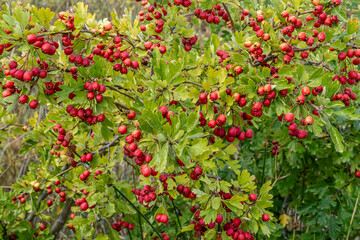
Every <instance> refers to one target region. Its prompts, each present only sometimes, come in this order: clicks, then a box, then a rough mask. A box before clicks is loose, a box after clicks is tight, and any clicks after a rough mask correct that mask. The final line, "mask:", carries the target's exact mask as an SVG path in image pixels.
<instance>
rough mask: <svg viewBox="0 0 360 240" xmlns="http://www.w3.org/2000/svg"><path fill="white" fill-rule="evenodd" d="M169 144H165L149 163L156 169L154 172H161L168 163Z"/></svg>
mask: <svg viewBox="0 0 360 240" xmlns="http://www.w3.org/2000/svg"><path fill="white" fill-rule="evenodd" d="M168 153H169V144H168V143H167V142H166V143H165V144H164V145H163V146H162V147H161V148H160V150H159V151H158V152H157V154H156V155H155V158H154V159H153V160H152V161H151V163H150V166H153V167H156V171H159V172H163V171H164V170H165V167H166V166H167V162H168Z"/></svg>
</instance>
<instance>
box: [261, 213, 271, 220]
mask: <svg viewBox="0 0 360 240" xmlns="http://www.w3.org/2000/svg"><path fill="white" fill-rule="evenodd" d="M262 220H263V221H264V222H267V221H269V220H270V216H269V215H268V214H266V213H264V214H263V215H262Z"/></svg>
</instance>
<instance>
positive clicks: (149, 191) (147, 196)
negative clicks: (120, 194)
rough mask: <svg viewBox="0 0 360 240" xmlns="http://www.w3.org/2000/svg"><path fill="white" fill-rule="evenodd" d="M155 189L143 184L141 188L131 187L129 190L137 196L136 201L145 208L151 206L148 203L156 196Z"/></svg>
mask: <svg viewBox="0 0 360 240" xmlns="http://www.w3.org/2000/svg"><path fill="white" fill-rule="evenodd" d="M155 191H156V188H154V187H151V186H150V185H145V186H144V187H143V188H142V189H135V188H133V189H131V192H132V193H134V194H136V195H137V196H138V197H137V199H138V201H139V202H140V203H141V204H143V205H144V206H145V207H147V208H150V207H151V206H150V205H149V204H150V203H151V202H154V201H155V200H156V198H157V195H156V193H155Z"/></svg>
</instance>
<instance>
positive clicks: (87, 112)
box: [66, 105, 105, 125]
mask: <svg viewBox="0 0 360 240" xmlns="http://www.w3.org/2000/svg"><path fill="white" fill-rule="evenodd" d="M66 112H67V113H69V114H70V116H72V117H78V118H80V119H81V120H82V121H84V122H85V123H86V124H88V125H94V124H96V123H98V122H103V121H105V115H104V114H99V115H97V116H95V115H93V111H92V109H90V108H87V109H84V108H79V109H77V108H75V107H74V106H72V105H70V106H68V107H67V108H66Z"/></svg>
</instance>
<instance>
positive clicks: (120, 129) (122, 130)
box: [118, 125, 127, 135]
mask: <svg viewBox="0 0 360 240" xmlns="http://www.w3.org/2000/svg"><path fill="white" fill-rule="evenodd" d="M118 131H119V133H120V134H121V135H124V134H125V133H126V132H127V127H126V126H125V125H121V126H120V127H119V128H118Z"/></svg>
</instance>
